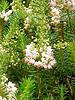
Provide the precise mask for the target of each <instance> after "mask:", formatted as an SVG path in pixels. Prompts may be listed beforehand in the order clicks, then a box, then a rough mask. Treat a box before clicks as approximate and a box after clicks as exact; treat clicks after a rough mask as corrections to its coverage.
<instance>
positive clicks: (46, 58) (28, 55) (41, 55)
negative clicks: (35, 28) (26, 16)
mask: <svg viewBox="0 0 75 100" xmlns="http://www.w3.org/2000/svg"><path fill="white" fill-rule="evenodd" d="M53 51H54V50H53V49H51V46H48V47H47V48H46V49H45V50H43V48H42V47H40V51H39V52H38V49H36V47H35V44H34V43H31V44H30V45H27V49H25V50H24V51H23V52H24V53H25V63H27V64H28V65H34V67H37V68H39V67H41V68H45V69H52V66H55V65H56V60H55V59H54V57H53V55H54V53H53Z"/></svg>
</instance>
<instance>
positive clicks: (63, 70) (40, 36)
mask: <svg viewBox="0 0 75 100" xmlns="http://www.w3.org/2000/svg"><path fill="white" fill-rule="evenodd" d="M8 1H9V0H8ZM24 1H26V3H25V4H24V3H23V0H13V1H12V3H11V4H10V5H11V8H12V9H13V13H12V14H11V15H10V16H9V21H8V22H5V21H4V20H3V19H0V35H1V36H0V40H1V41H0V45H1V46H2V49H1V47H0V50H3V51H6V52H3V51H0V75H1V74H3V73H6V74H7V76H8V78H9V81H12V82H16V84H17V85H18V89H19V92H18V94H17V100H74V98H75V78H74V77H75V42H74V39H75V34H74V33H75V32H74V31H75V27H74V26H75V18H74V17H75V13H74V12H73V11H71V10H69V9H66V8H63V9H60V8H59V9H60V10H61V11H60V16H61V18H60V23H59V24H58V25H56V26H54V25H53V24H51V21H52V19H51V18H52V15H51V9H50V8H51V7H50V2H49V1H50V0H24ZM10 2H11V0H10ZM29 3H30V4H29ZM54 7H56V8H57V7H58V6H54ZM8 8H9V6H8V2H7V1H6V0H2V2H0V12H2V11H3V10H5V11H6V12H7V11H8ZM26 18H28V19H29V21H30V23H29V27H28V28H26V29H24V27H25V25H24V23H25V22H26V24H28V23H27V21H26ZM30 30H32V31H30ZM46 39H47V40H48V42H49V43H48V42H47V41H46ZM31 42H34V43H35V47H36V48H37V49H38V50H40V47H41V46H42V47H43V48H44V45H46V48H47V46H48V45H50V46H52V48H55V51H54V53H55V54H54V58H55V59H56V61H57V65H56V67H53V69H51V70H45V69H44V68H39V67H38V68H36V67H34V66H33V65H30V64H29V65H27V64H25V63H24V57H25V56H26V53H23V50H24V49H26V45H29V44H30V43H31ZM56 47H57V48H56ZM32 49H34V48H32ZM1 52H2V53H1ZM37 59H38V61H39V60H40V59H41V57H39V58H37ZM37 59H36V60H37ZM25 76H26V77H29V78H28V79H27V78H26V77H25ZM31 76H32V78H31ZM24 77H25V78H24ZM22 78H23V80H22ZM32 79H33V80H32ZM0 95H1V96H2V97H6V94H5V93H4V90H3V87H2V85H1V84H0ZM41 95H42V96H41Z"/></svg>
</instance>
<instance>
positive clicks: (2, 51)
mask: <svg viewBox="0 0 75 100" xmlns="http://www.w3.org/2000/svg"><path fill="white" fill-rule="evenodd" d="M6 52H7V51H6V50H5V49H3V47H2V45H1V44H0V53H1V54H3V53H4V54H5V53H6ZM1 54H0V56H1Z"/></svg>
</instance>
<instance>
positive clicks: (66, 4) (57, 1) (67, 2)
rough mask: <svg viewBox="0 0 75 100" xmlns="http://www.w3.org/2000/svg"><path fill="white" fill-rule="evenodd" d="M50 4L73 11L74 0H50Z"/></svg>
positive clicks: (74, 7) (74, 6)
mask: <svg viewBox="0 0 75 100" xmlns="http://www.w3.org/2000/svg"><path fill="white" fill-rule="evenodd" d="M50 6H54V7H56V8H58V9H63V8H66V9H69V10H72V11H75V0H50Z"/></svg>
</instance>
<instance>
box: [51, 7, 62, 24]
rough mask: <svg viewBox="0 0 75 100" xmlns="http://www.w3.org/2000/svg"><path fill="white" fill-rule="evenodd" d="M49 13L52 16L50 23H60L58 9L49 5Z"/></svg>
mask: <svg viewBox="0 0 75 100" xmlns="http://www.w3.org/2000/svg"><path fill="white" fill-rule="evenodd" d="M51 15H52V16H53V17H52V18H51V19H52V22H51V23H52V24H53V25H57V24H59V23H60V14H59V10H58V9H56V8H55V7H51Z"/></svg>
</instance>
